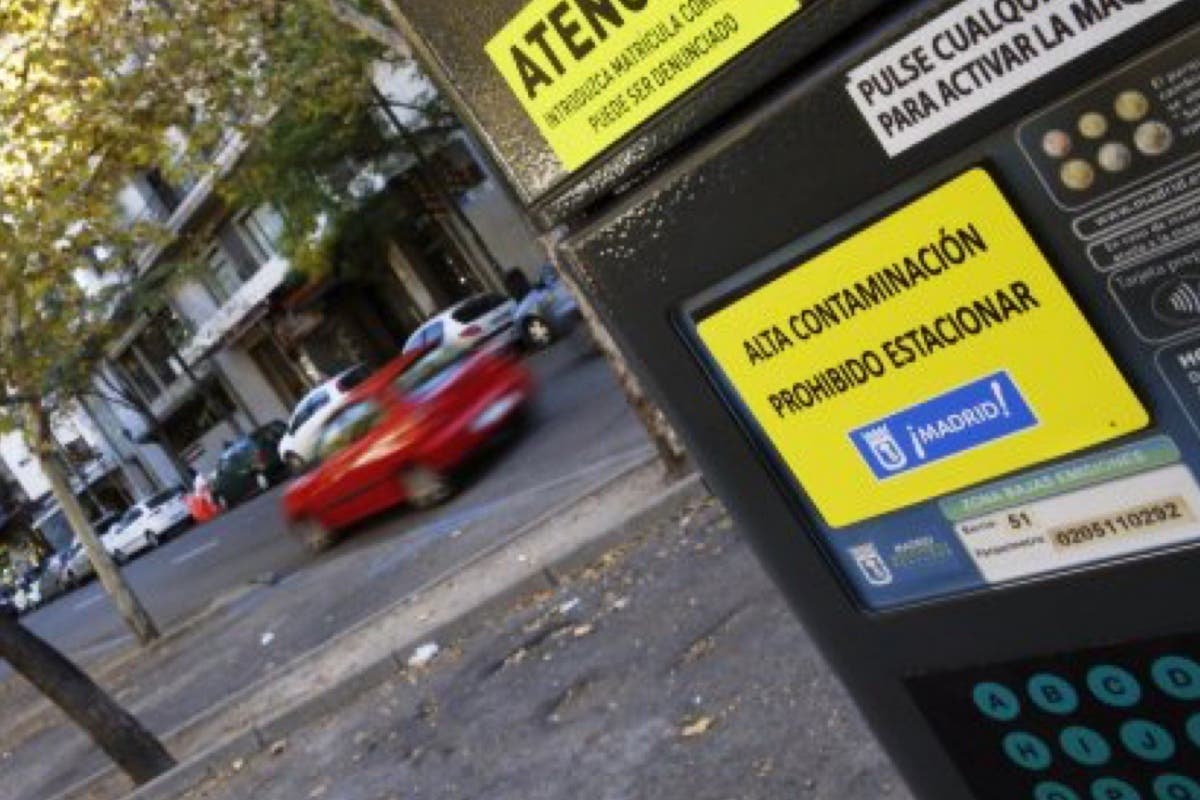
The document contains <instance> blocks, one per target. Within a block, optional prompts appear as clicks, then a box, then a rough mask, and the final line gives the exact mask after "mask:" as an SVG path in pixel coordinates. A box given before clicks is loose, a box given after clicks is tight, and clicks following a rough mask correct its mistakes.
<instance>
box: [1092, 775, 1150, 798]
mask: <svg viewBox="0 0 1200 800" xmlns="http://www.w3.org/2000/svg"><path fill="white" fill-rule="evenodd" d="M1141 798H1142V796H1141V795H1140V794H1138V790H1137V789H1134V788H1133V787H1132V786H1130V785H1129V784H1128V783H1126V782H1125V781H1122V780H1117V779H1116V778H1101V779H1100V780H1098V781H1096V782H1095V783H1093V784H1092V800H1141Z"/></svg>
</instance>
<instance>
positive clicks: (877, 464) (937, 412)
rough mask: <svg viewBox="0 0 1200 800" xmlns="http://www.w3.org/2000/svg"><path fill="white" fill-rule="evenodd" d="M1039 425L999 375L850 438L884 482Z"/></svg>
mask: <svg viewBox="0 0 1200 800" xmlns="http://www.w3.org/2000/svg"><path fill="white" fill-rule="evenodd" d="M1037 424H1038V421H1037V417H1036V416H1035V415H1034V413H1033V410H1032V409H1031V408H1030V407H1029V404H1028V403H1027V402H1026V401H1025V398H1024V396H1023V395H1022V394H1021V391H1020V389H1019V388H1017V384H1016V383H1015V382H1014V381H1013V379H1012V376H1010V375H1009V374H1008V373H1007V372H997V373H995V374H992V375H987V376H985V377H983V378H980V379H978V380H975V381H972V382H971V383H968V384H965V385H963V386H959V387H958V388H956V389H951V390H950V391H948V392H944V393H943V394H940V395H937V396H936V397H932V398H930V399H929V400H925V401H924V402H921V403H917V404H916V405H913V406H909V407H908V408H906V409H903V410H902V411H898V412H896V413H894V414H891V415H890V416H887V417H885V418H883V419H880V420H876V421H874V422H872V423H870V424H869V425H864V426H863V427H861V428H858V429H856V430H853V431H851V432H850V439H851V441H853V442H854V446H855V448H856V449H857V450H858V452H859V454H860V455H861V456H862V457H863V460H864V461H866V463H867V466H868V467H870V468H871V472H872V473H873V474H874V475H875V477H876V478H879V479H880V480H883V479H886V478H891V477H894V476H896V475H902V474H904V473H906V472H909V471H911V470H914V469H918V468H919V467H922V466H924V465H926V464H931V463H933V462H935V461H940V460H941V459H943V458H949V457H951V456H954V455H958V454H959V453H964V452H967V451H969V450H974V449H975V448H977V447H982V446H984V445H986V444H988V443H990V442H994V441H996V440H997V439H1002V438H1004V437H1005V436H1009V435H1011V434H1014V433H1017V432H1019V431H1023V430H1025V429H1027V428H1032V427H1034V426H1036V425H1037Z"/></svg>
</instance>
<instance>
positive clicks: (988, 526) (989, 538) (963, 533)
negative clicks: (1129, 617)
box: [955, 464, 1200, 584]
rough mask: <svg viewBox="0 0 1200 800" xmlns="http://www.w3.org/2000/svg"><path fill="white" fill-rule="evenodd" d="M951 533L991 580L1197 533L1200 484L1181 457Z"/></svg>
mask: <svg viewBox="0 0 1200 800" xmlns="http://www.w3.org/2000/svg"><path fill="white" fill-rule="evenodd" d="M955 533H957V534H958V537H959V540H960V541H962V543H963V546H964V547H965V548H966V550H967V552H968V553H969V554H970V556H971V559H972V560H973V561H974V562H975V566H977V567H978V568H979V571H980V572H981V573H983V577H984V579H985V580H987V582H988V583H993V584H994V583H1003V582H1005V581H1011V580H1015V579H1018V578H1026V577H1029V576H1032V575H1039V574H1044V573H1047V572H1055V571H1058V570H1063V569H1068V568H1070V567H1077V566H1080V565H1083V564H1088V563H1091V562H1095V561H1104V560H1108V559H1112V558H1117V557H1120V556H1127V555H1130V554H1133V553H1139V552H1144V551H1147V550H1154V549H1157V548H1160V547H1166V546H1169V545H1178V544H1182V543H1184V542H1193V541H1196V540H1197V539H1198V538H1200V487H1197V485H1196V481H1195V479H1194V478H1193V477H1192V474H1191V472H1189V471H1188V468H1187V467H1185V466H1183V465H1182V464H1175V465H1173V466H1169V467H1163V468H1161V469H1157V470H1154V471H1153V472H1147V473H1143V474H1141V475H1135V476H1133V477H1129V478H1124V479H1121V480H1118V481H1111V482H1108V483H1104V484H1101V485H1099V486H1092V487H1089V488H1086V489H1079V490H1077V491H1074V492H1070V493H1068V494H1064V495H1059V496H1057V497H1050V498H1047V499H1043V500H1035V501H1032V502H1029V503H1025V504H1021V505H1015V506H1012V507H1009V508H1006V509H1004V510H1002V511H998V512H996V513H992V514H987V515H984V516H981V517H976V518H974V519H968V520H964V521H962V522H959V523H958V524H957V525H956V526H955Z"/></svg>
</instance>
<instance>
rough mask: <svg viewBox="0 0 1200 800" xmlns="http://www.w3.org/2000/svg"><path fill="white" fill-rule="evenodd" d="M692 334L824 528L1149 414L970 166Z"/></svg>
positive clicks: (1081, 442)
mask: <svg viewBox="0 0 1200 800" xmlns="http://www.w3.org/2000/svg"><path fill="white" fill-rule="evenodd" d="M698 328H699V333H700V337H701V339H702V340H703V341H704V343H705V345H706V346H707V348H708V349H709V351H710V352H711V353H712V355H713V357H714V358H715V360H716V362H717V363H718V365H719V366H720V367H721V369H722V370H723V372H724V373H725V375H726V376H727V378H728V379H729V381H730V383H731V384H732V385H733V386H734V387H735V388H736V390H737V392H738V394H739V395H740V396H741V399H742V401H743V402H744V403H745V405H746V406H747V407H748V408H749V410H750V413H751V414H753V416H754V418H755V420H757V422H758V424H759V425H760V426H761V428H762V430H763V431H764V432H765V433H766V436H767V437H768V438H769V439H770V442H771V444H772V445H774V447H775V449H776V450H777V451H778V453H779V455H780V456H781V458H782V460H783V461H784V462H785V463H786V464H787V466H788V467H789V468H790V469H791V471H792V472H793V474H794V475H795V477H796V479H797V480H798V481H799V483H800V485H801V486H803V487H804V489H805V491H806V492H807V493H808V495H809V496H810V497H811V498H812V500H813V502H814V503H815V504H816V506H817V508H818V510H819V511H820V512H821V514H822V515H823V516H824V517H825V520H826V521H827V522H828V523H829V524H830V525H832V526H834V527H842V526H845V525H850V524H853V523H855V522H860V521H862V520H865V519H869V518H871V517H875V516H878V515H880V514H884V513H887V512H889V511H894V510H896V509H899V508H903V507H905V506H909V505H912V504H915V503H919V502H922V501H924V500H928V499H930V498H932V497H935V496H937V495H941V494H945V493H947V492H951V491H954V490H956V489H961V488H963V487H965V486H968V485H971V484H974V483H978V482H980V481H984V480H988V479H990V478H994V477H996V476H999V475H1001V474H1004V473H1007V472H1011V471H1013V470H1017V469H1020V468H1022V467H1026V466H1029V465H1031V464H1035V463H1038V462H1041V461H1045V460H1048V459H1051V458H1054V457H1057V456H1061V455H1064V454H1067V453H1070V452H1072V451H1075V450H1079V449H1081V448H1084V447H1088V446H1090V445H1094V444H1097V443H1099V442H1103V441H1106V440H1109V439H1113V438H1115V437H1118V436H1121V435H1123V434H1126V433H1130V432H1131V431H1135V430H1138V429H1140V428H1143V427H1145V426H1146V425H1147V424H1148V423H1149V416H1148V414H1147V412H1146V410H1145V408H1144V407H1143V406H1142V404H1141V403H1140V402H1139V400H1138V399H1137V397H1136V396H1135V395H1134V393H1133V391H1132V390H1131V389H1130V387H1129V384H1128V383H1127V382H1126V380H1125V378H1124V377H1123V376H1122V375H1121V373H1120V371H1119V370H1118V369H1117V367H1116V365H1115V364H1114V363H1113V362H1112V359H1111V358H1110V357H1109V356H1108V354H1107V353H1106V352H1105V349H1104V347H1103V345H1102V344H1101V343H1100V341H1099V340H1098V339H1097V338H1096V335H1095V333H1094V332H1093V331H1092V329H1091V328H1090V326H1089V325H1088V323H1087V321H1086V320H1085V319H1084V318H1083V315H1082V314H1081V313H1080V311H1079V309H1078V308H1077V307H1076V305H1075V303H1074V302H1073V301H1072V299H1071V297H1070V295H1068V294H1067V291H1066V289H1065V288H1064V287H1063V285H1062V283H1061V282H1060V281H1059V279H1058V277H1057V276H1056V275H1055V273H1054V271H1053V269H1052V268H1051V267H1050V264H1049V263H1048V262H1047V261H1046V258H1045V256H1044V255H1042V253H1041V251H1040V250H1039V249H1038V247H1037V245H1036V244H1035V243H1034V242H1033V240H1032V239H1031V238H1030V236H1029V233H1028V232H1027V231H1026V230H1025V228H1024V226H1023V225H1022V224H1021V221H1020V220H1019V219H1018V218H1017V216H1016V214H1015V213H1014V211H1013V209H1012V207H1011V206H1010V205H1009V204H1008V201H1007V200H1006V199H1005V197H1004V196H1003V195H1002V194H1001V192H1000V190H999V189H998V188H997V186H996V184H995V183H994V182H993V181H992V178H991V176H990V175H988V174H987V172H985V171H984V170H982V169H976V170H972V171H971V172H968V173H966V174H964V175H962V176H960V177H958V178H957V179H955V180H954V181H952V182H950V183H948V184H946V185H944V186H942V187H940V188H938V189H936V190H934V191H933V192H931V193H930V194H928V195H925V196H924V197H922V198H920V199H918V200H916V201H914V202H913V203H911V204H910V205H908V206H906V207H905V208H902V209H900V210H899V211H897V212H895V213H894V214H892V215H891V216H889V217H887V218H885V219H883V220H881V221H879V222H877V223H875V224H873V225H871V226H870V227H868V228H866V229H864V230H862V231H860V232H859V233H857V234H856V235H854V236H853V237H851V238H850V239H848V240H846V241H844V242H842V243H840V244H838V245H836V246H834V247H833V248H831V249H829V250H827V251H825V252H824V253H822V254H820V255H818V256H816V257H815V258H813V259H812V260H810V261H808V262H805V263H803V264H800V265H798V266H796V267H795V268H793V269H791V270H789V271H788V272H786V273H784V274H783V275H781V276H780V277H778V278H775V279H774V280H772V281H771V282H770V283H768V284H766V285H765V286H763V287H761V288H759V289H757V290H755V291H753V292H751V293H750V294H748V295H746V296H744V297H742V298H741V299H739V300H737V301H735V302H734V303H732V304H731V305H729V306H727V307H725V308H724V309H722V310H720V311H718V312H716V313H714V314H712V315H710V316H708V317H707V318H705V319H704V320H703V321H701V322H700V324H699V326H698Z"/></svg>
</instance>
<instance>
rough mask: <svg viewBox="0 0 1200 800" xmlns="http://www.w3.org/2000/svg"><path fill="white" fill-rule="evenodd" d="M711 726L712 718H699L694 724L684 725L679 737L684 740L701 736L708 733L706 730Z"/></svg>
mask: <svg viewBox="0 0 1200 800" xmlns="http://www.w3.org/2000/svg"><path fill="white" fill-rule="evenodd" d="M712 725H713V718H712V717H699V718H698V719H696V721H695V722H692V723H690V724H688V725H684V726H683V728H682V729H680V731H679V735H680V736H682V737H683V738H685V739H689V738H691V737H693V736H703V735H704V734H706V733H708V729H709V728H711V727H712Z"/></svg>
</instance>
